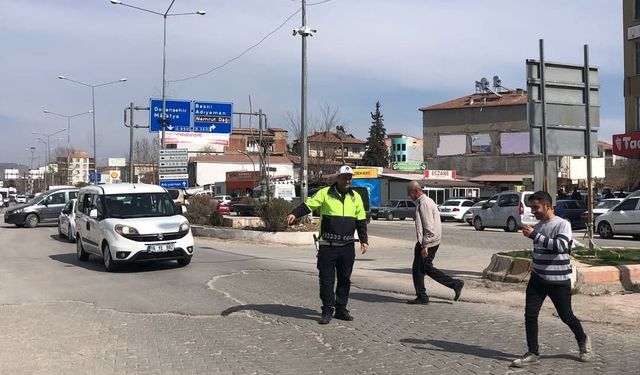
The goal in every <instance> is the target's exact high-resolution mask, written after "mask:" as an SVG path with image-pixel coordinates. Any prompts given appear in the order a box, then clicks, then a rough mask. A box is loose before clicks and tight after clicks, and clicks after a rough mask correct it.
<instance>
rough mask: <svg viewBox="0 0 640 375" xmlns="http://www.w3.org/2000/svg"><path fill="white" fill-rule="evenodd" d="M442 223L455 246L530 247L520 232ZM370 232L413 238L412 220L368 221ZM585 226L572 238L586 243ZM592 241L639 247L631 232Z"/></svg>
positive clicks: (448, 240)
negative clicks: (479, 228)
mask: <svg viewBox="0 0 640 375" xmlns="http://www.w3.org/2000/svg"><path fill="white" fill-rule="evenodd" d="M442 225H443V242H444V243H445V244H447V245H450V246H454V247H475V248H486V247H491V248H492V249H494V250H497V251H507V250H519V249H523V248H530V247H531V240H529V239H527V238H525V237H524V236H523V235H522V232H517V233H508V232H505V231H504V230H502V229H490V228H487V229H485V230H483V231H477V230H475V229H474V228H473V227H472V226H470V225H468V224H467V223H458V222H451V221H447V222H444V223H442ZM368 232H369V235H372V236H378V237H383V238H388V239H396V240H407V241H414V240H415V237H416V235H415V224H414V221H413V220H411V219H407V220H404V221H400V220H393V221H387V220H372V221H371V222H370V223H369V225H368ZM585 235H586V231H585V230H578V231H574V233H573V238H574V240H577V241H579V242H581V243H584V244H587V239H586V237H585ZM594 242H595V243H596V244H597V245H598V246H607V247H638V248H640V241H637V240H634V239H633V238H632V237H631V236H616V237H615V238H613V239H609V240H605V239H602V238H600V237H598V236H597V235H596V236H595V238H594Z"/></svg>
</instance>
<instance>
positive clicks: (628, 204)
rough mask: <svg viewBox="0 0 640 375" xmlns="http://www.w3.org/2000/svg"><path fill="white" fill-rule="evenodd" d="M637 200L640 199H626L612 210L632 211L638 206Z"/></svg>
mask: <svg viewBox="0 0 640 375" xmlns="http://www.w3.org/2000/svg"><path fill="white" fill-rule="evenodd" d="M638 200H640V199H627V200H626V201H624V202H622V203H620V204H619V205H618V206H617V207H616V208H615V209H614V211H633V210H635V209H636V207H637V206H638Z"/></svg>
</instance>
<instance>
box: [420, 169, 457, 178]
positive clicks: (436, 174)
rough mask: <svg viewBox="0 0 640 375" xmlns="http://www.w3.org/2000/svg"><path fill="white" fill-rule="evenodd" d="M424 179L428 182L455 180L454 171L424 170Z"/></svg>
mask: <svg viewBox="0 0 640 375" xmlns="http://www.w3.org/2000/svg"><path fill="white" fill-rule="evenodd" d="M424 178H425V179H429V180H455V179H456V171H446V170H437V169H425V170H424Z"/></svg>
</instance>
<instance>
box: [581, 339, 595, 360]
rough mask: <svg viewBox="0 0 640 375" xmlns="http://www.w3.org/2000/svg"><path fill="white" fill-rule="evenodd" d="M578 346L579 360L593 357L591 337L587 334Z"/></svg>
mask: <svg viewBox="0 0 640 375" xmlns="http://www.w3.org/2000/svg"><path fill="white" fill-rule="evenodd" d="M578 347H579V348H580V361H582V362H589V361H591V359H592V358H593V349H592V348H591V338H590V337H589V336H587V338H586V339H585V340H584V343H583V344H582V345H578Z"/></svg>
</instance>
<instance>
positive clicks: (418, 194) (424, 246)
mask: <svg viewBox="0 0 640 375" xmlns="http://www.w3.org/2000/svg"><path fill="white" fill-rule="evenodd" d="M407 194H408V195H409V196H410V197H411V199H413V200H414V201H415V202H416V212H415V223H416V236H417V239H418V241H417V242H416V246H415V248H414V255H413V266H412V267H411V272H412V274H413V287H414V288H415V290H416V298H415V299H412V300H409V301H407V303H408V304H411V305H419V304H428V303H429V296H428V295H427V289H426V288H425V285H424V276H425V275H427V276H429V277H431V278H432V279H434V280H435V281H437V282H439V283H440V284H442V285H444V286H446V287H449V288H451V289H453V291H454V292H455V296H454V297H453V300H454V301H457V300H458V298H460V293H462V287H463V286H464V281H462V280H456V279H453V278H452V277H451V276H448V275H446V274H445V273H443V272H442V271H440V270H439V269H437V268H435V267H434V266H433V259H434V258H435V257H436V252H437V251H438V247H440V240H441V238H442V224H441V222H440V213H439V212H438V207H437V206H436V203H435V202H434V201H433V200H432V199H431V198H429V197H427V196H426V195H425V194H424V192H423V191H422V188H421V187H420V183H419V182H418V181H411V182H409V183H408V184H407Z"/></svg>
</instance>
